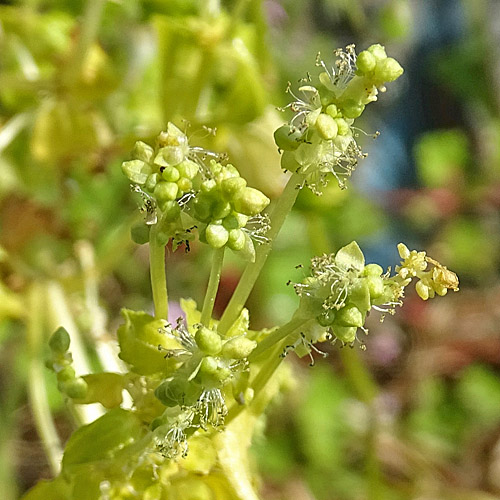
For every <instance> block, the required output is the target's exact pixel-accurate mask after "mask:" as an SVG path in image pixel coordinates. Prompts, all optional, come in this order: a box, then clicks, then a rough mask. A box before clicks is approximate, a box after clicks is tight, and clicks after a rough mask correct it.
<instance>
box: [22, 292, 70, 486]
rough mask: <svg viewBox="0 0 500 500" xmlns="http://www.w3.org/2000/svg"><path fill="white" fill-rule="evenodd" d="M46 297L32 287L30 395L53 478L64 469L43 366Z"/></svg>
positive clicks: (29, 324)
mask: <svg viewBox="0 0 500 500" xmlns="http://www.w3.org/2000/svg"><path fill="white" fill-rule="evenodd" d="M43 299H44V293H43V290H42V289H41V287H40V286H39V285H36V284H35V285H33V286H32V287H31V290H30V291H29V296H28V302H29V311H30V315H29V317H28V328H27V340H28V348H29V354H30V362H29V377H28V394H29V398H30V402H31V408H32V411H33V417H34V419H35V425H36V428H37V431H38V434H39V435H40V438H41V440H42V444H43V447H44V449H45V454H46V455H47V459H48V462H49V466H50V470H51V472H52V474H53V475H54V476H57V474H59V471H60V469H61V459H62V448H61V441H60V439H59V436H58V434H57V431H56V427H55V425H54V422H53V421H52V415H51V413H50V408H49V402H48V398H47V390H46V387H45V382H44V370H43V363H42V356H43V355H42V352H41V351H42V345H43V341H44V335H43V330H44V328H43V322H44V310H45V304H44V300H43Z"/></svg>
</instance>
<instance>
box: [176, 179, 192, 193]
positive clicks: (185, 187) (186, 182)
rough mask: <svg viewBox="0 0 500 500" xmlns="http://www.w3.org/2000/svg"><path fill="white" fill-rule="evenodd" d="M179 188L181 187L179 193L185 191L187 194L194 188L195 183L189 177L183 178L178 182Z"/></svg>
mask: <svg viewBox="0 0 500 500" xmlns="http://www.w3.org/2000/svg"><path fill="white" fill-rule="evenodd" d="M177 186H179V191H183V192H184V193H185V192H186V191H189V190H190V189H191V188H192V187H193V183H192V182H191V180H190V179H188V178H187V177H181V178H180V179H179V180H178V181H177Z"/></svg>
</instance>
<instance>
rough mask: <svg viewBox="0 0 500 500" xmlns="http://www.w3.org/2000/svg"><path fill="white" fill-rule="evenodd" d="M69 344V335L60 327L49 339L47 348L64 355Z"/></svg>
mask: <svg viewBox="0 0 500 500" xmlns="http://www.w3.org/2000/svg"><path fill="white" fill-rule="evenodd" d="M70 342H71V340H70V338H69V333H68V332H67V330H66V329H65V328H64V327H62V326H60V327H59V328H58V329H57V330H56V331H55V332H54V333H53V334H52V336H51V337H50V340H49V346H50V348H51V350H52V351H54V352H55V353H57V354H64V353H65V352H66V351H67V350H68V349H69V345H70Z"/></svg>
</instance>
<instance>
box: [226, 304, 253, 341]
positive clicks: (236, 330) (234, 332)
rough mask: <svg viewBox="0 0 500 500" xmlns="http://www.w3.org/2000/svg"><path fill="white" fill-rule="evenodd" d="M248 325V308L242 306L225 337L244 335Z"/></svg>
mask: <svg viewBox="0 0 500 500" xmlns="http://www.w3.org/2000/svg"><path fill="white" fill-rule="evenodd" d="M249 326H250V317H249V314H248V309H245V308H243V309H242V311H241V313H240V315H239V316H238V318H237V319H236V321H235V322H234V323H233V324H232V326H231V328H230V329H229V330H228V331H227V334H226V337H228V338H230V337H237V336H238V335H245V334H246V333H247V332H248V327H249Z"/></svg>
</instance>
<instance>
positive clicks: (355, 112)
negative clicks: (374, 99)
mask: <svg viewBox="0 0 500 500" xmlns="http://www.w3.org/2000/svg"><path fill="white" fill-rule="evenodd" d="M364 110H365V105H364V104H363V103H362V102H358V101H355V100H354V99H348V100H347V101H346V102H345V103H344V104H343V106H342V113H343V115H344V116H345V117H346V118H358V116H361V113H363V111H364Z"/></svg>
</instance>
